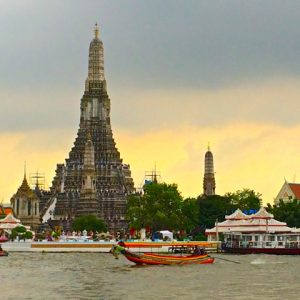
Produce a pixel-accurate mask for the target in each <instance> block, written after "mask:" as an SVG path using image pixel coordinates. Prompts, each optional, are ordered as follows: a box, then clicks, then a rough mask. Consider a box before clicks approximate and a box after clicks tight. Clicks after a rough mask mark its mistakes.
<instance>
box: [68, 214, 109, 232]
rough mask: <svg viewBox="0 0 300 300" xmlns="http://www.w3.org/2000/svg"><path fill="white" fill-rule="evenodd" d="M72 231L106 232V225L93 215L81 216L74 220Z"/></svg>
mask: <svg viewBox="0 0 300 300" xmlns="http://www.w3.org/2000/svg"><path fill="white" fill-rule="evenodd" d="M73 230H76V231H78V230H80V231H83V230H86V231H98V232H102V231H107V225H106V223H105V222H104V221H103V220H101V219H99V218H97V217H96V216H93V215H88V216H81V217H78V218H76V219H75V220H74V223H73Z"/></svg>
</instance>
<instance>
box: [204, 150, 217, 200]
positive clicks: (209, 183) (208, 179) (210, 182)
mask: <svg viewBox="0 0 300 300" xmlns="http://www.w3.org/2000/svg"><path fill="white" fill-rule="evenodd" d="M215 193H216V180H215V172H214V157H213V154H212V152H211V151H210V148H209V146H208V149H207V152H206V153H205V159H204V178H203V194H204V195H205V196H212V195H215Z"/></svg>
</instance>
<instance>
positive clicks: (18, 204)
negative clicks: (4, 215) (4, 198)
mask: <svg viewBox="0 0 300 300" xmlns="http://www.w3.org/2000/svg"><path fill="white" fill-rule="evenodd" d="M19 212H20V199H17V215H19Z"/></svg>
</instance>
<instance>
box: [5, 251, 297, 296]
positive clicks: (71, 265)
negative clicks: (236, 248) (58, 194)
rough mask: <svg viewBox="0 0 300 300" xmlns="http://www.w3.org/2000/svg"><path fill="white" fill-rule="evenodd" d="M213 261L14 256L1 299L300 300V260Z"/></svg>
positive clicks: (256, 257) (82, 255)
mask: <svg viewBox="0 0 300 300" xmlns="http://www.w3.org/2000/svg"><path fill="white" fill-rule="evenodd" d="M213 256H215V257H219V258H220V259H216V261H215V263H214V264H212V265H185V266H148V267H147V266H145V267H136V266H134V264H132V263H131V262H129V261H127V260H126V258H124V257H123V256H120V259H119V260H116V259H114V258H113V257H112V256H111V255H110V254H102V253H101V254H99V253H10V255H9V256H8V257H0V299H13V300H15V299H212V300H215V299H216V300H217V299H222V300H224V299H245V300H251V299H255V300H258V299H284V300H287V299H300V256H275V255H274V256H272V255H269V256H268V255H225V254H215V255H213ZM224 259H226V260H230V261H225V260H224ZM231 261H235V262H239V263H234V262H231Z"/></svg>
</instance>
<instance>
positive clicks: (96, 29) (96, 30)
mask: <svg viewBox="0 0 300 300" xmlns="http://www.w3.org/2000/svg"><path fill="white" fill-rule="evenodd" d="M94 33H95V38H96V39H97V38H98V35H99V26H98V23H96V24H95V28H94Z"/></svg>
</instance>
